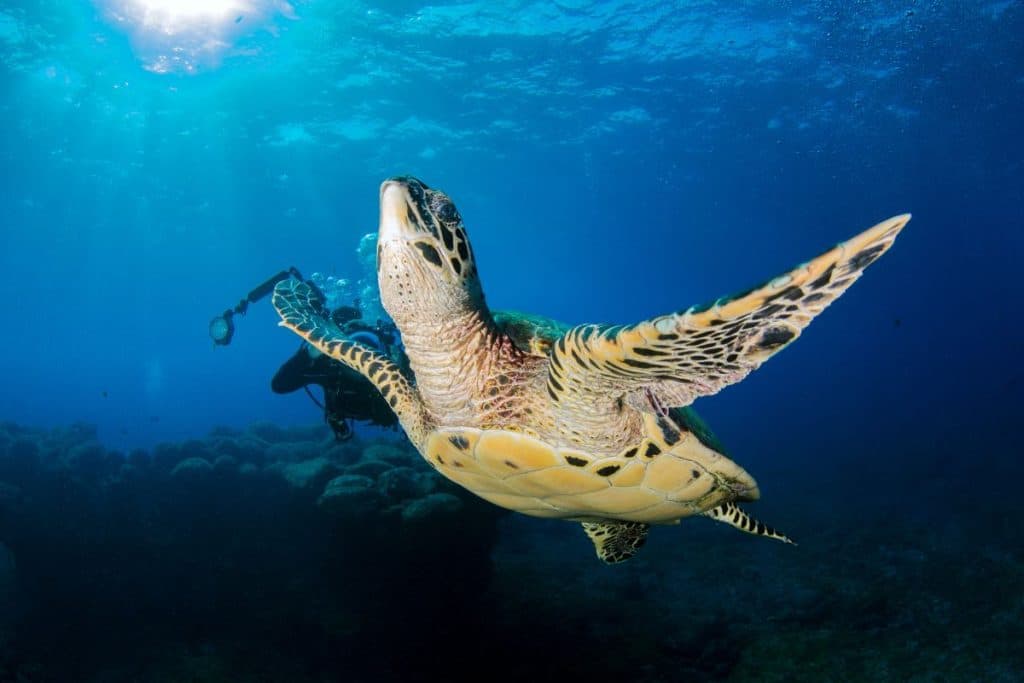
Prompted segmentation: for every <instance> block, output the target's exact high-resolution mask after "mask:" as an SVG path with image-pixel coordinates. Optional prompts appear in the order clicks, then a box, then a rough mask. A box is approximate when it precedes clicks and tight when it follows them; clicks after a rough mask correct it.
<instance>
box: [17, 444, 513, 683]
mask: <svg viewBox="0 0 1024 683" xmlns="http://www.w3.org/2000/svg"><path fill="white" fill-rule="evenodd" d="M456 513H462V514H460V515H459V516H458V519H457V520H456V519H455V515H456ZM499 514H500V511H498V510H497V509H495V508H493V507H492V506H490V505H487V504H485V503H483V502H481V501H478V500H476V499H474V498H473V497H472V496H470V495H469V494H467V493H465V492H463V491H462V490H461V489H458V488H457V487H454V486H452V485H450V484H448V483H447V482H445V481H443V480H441V479H440V478H439V477H438V476H437V475H436V474H435V473H433V472H432V471H431V470H430V469H429V468H428V467H427V466H426V465H425V463H423V462H422V460H421V459H420V457H419V455H418V454H416V452H415V451H414V450H412V448H411V447H409V446H408V445H406V444H404V443H401V442H394V443H392V442H383V441H382V442H362V443H361V442H358V441H352V442H347V443H344V444H336V443H335V442H334V440H333V439H332V438H331V437H330V435H329V432H328V430H327V429H326V428H325V427H320V426H317V427H314V428H306V427H302V428H288V429H284V428H280V427H276V426H274V425H266V424H261V425H255V426H253V427H252V428H251V429H249V430H246V431H235V430H230V429H225V428H219V429H216V430H214V432H213V433H211V435H210V436H209V437H208V438H206V439H201V440H191V441H187V442H184V443H178V444H163V445H160V446H158V447H156V448H154V449H153V452H152V453H146V452H142V451H136V452H132V453H130V454H123V453H118V452H112V451H108V450H106V449H104V448H103V447H102V446H101V445H100V444H99V443H98V441H97V440H96V434H95V430H93V429H92V428H90V427H88V426H86V425H74V426H72V427H69V428H66V429H57V430H50V431H43V430H31V429H25V428H22V427H18V426H16V425H11V424H3V425H0V608H3V610H2V612H0V614H2V615H3V617H4V618H0V681H8V680H23V681H44V680H46V681H49V680H54V681H58V680H59V681H66V680H75V681H88V680H97V681H99V680H103V681H108V680H147V681H148V680H168V681H171V680H175V681H178V680H190V681H192V680H195V681H214V680H218V681H220V680H247V678H246V676H247V675H250V674H249V673H246V672H251V675H252V676H254V678H253V680H295V681H302V680H324V678H323V675H321V673H316V672H318V671H334V670H336V669H337V668H338V666H339V665H338V664H337V662H338V661H339V658H341V659H346V658H353V659H355V657H354V653H358V652H360V651H362V650H363V649H365V648H366V647H367V645H368V644H372V643H374V641H376V640H377V639H379V638H401V637H405V636H407V637H408V638H409V640H410V642H418V643H422V642H423V640H424V639H423V637H422V632H424V631H427V630H429V628H430V626H429V625H430V623H431V622H432V621H436V620H437V618H438V615H439V614H456V615H462V618H465V619H468V620H470V621H472V620H477V619H481V618H484V616H483V615H482V613H480V607H481V605H482V603H480V602H479V601H478V600H477V598H478V596H479V595H480V594H482V593H484V592H486V591H487V589H488V582H489V579H490V576H491V566H490V551H491V548H492V547H493V545H494V543H495V541H496V521H497V519H498V517H499ZM456 529H457V531H456ZM15 568H16V569H15ZM411 568H415V574H416V580H415V581H410V580H409V576H410V570H411ZM15 572H16V576H15ZM454 576H458V577H459V578H458V581H457V582H453V581H451V577H454ZM15 581H17V584H16V585H17V591H15ZM438 586H440V588H438ZM385 615H386V618H384V617H385ZM436 631H437V629H435V632H436ZM442 631H443V629H442ZM53 651H62V652H65V653H67V656H65V657H60V658H57V659H53V658H51V657H48V656H47V654H46V653H48V652H53ZM126 653H132V654H126ZM267 653H274V654H273V655H272V656H270V655H268V654H267ZM406 654H407V655H408V657H409V659H408V660H407V665H408V666H409V667H413V668H415V667H417V666H421V667H426V668H429V666H431V664H430V663H429V661H426V662H425V663H423V664H417V663H416V662H417V660H418V659H419V658H420V657H424V656H425V655H426V653H425V651H424V650H421V649H420V647H419V646H417V648H415V649H414V650H410V651H409V652H407V653H406ZM154 662H156V664H154ZM345 668H346V669H347V670H354V669H353V666H352V663H347V664H346V666H345ZM267 670H273V671H276V672H277V674H276V678H275V677H271V678H265V677H264V676H266V671H267ZM19 677H20V678H19Z"/></svg>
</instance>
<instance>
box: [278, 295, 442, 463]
mask: <svg viewBox="0 0 1024 683" xmlns="http://www.w3.org/2000/svg"><path fill="white" fill-rule="evenodd" d="M272 301H273V304H274V308H275V309H277V312H278V314H279V315H280V316H281V322H280V323H278V324H279V325H281V326H282V327H287V328H288V329H290V330H292V331H293V332H295V333H296V334H297V335H299V336H300V337H302V338H303V339H305V340H306V341H307V342H308V343H309V344H310V345H311V346H313V347H314V348H315V349H317V350H318V351H320V352H321V353H323V354H325V355H327V356H330V357H331V358H333V359H335V360H337V361H339V362H340V363H342V364H344V365H347V366H348V367H350V368H352V369H353V370H355V371H356V372H358V373H359V374H361V375H362V376H363V377H365V378H366V379H368V380H369V381H370V382H371V383H372V384H373V385H374V386H375V387H376V388H377V390H378V391H379V392H380V393H381V396H383V397H384V399H385V400H386V401H387V402H388V405H390V406H391V409H392V410H394V411H395V414H396V415H398V420H399V422H401V424H402V428H403V429H404V430H405V433H406V434H408V436H409V439H410V440H411V441H412V442H413V443H414V444H416V445H417V446H418V445H419V444H420V443H422V442H423V440H424V438H425V437H426V432H427V428H426V421H425V418H424V410H423V402H422V401H421V400H420V396H419V393H418V392H417V391H416V389H415V388H414V387H413V386H412V384H411V383H410V382H409V380H408V379H406V377H405V375H403V374H402V370H401V368H399V367H398V365H396V364H395V363H394V362H393V361H392V360H391V359H390V358H388V357H386V356H384V355H383V354H381V353H379V352H378V351H375V350H374V349H371V348H369V347H367V346H364V345H363V344H360V343H359V342H356V341H352V340H351V339H348V338H347V337H345V335H344V334H343V333H342V331H341V330H340V329H339V328H338V326H337V325H335V324H334V323H333V322H332V321H331V320H330V319H328V318H327V317H325V316H324V313H323V306H322V302H321V300H320V298H319V297H318V296H317V293H316V291H315V290H314V289H313V288H312V287H310V286H309V285H308V284H306V283H305V282H302V281H301V280H297V279H294V278H293V279H289V280H284V281H283V282H280V283H278V285H277V286H276V287H274V296H273V299H272Z"/></svg>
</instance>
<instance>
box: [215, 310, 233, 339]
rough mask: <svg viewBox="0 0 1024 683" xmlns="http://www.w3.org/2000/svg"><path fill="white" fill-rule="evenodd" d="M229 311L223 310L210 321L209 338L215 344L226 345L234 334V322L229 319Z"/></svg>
mask: <svg viewBox="0 0 1024 683" xmlns="http://www.w3.org/2000/svg"><path fill="white" fill-rule="evenodd" d="M231 317H232V316H231V311H225V312H224V313H222V314H220V315H218V316H217V317H215V318H214V319H213V320H211V321H210V327H209V333H210V339H212V340H213V343H214V344H216V345H217V346H227V345H228V344H230V343H231V337H233V336H234V334H235V324H234V323H233V322H232V321H231Z"/></svg>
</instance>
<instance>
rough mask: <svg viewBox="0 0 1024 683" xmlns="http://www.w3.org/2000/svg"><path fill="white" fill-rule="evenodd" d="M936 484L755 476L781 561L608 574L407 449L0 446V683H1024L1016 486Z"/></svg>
mask: <svg viewBox="0 0 1024 683" xmlns="http://www.w3.org/2000/svg"><path fill="white" fill-rule="evenodd" d="M929 457H930V459H929ZM929 457H926V456H924V455H917V456H914V455H912V454H909V453H903V455H902V457H901V459H899V460H896V459H892V460H890V461H889V462H888V463H887V470H886V475H887V477H888V478H887V481H892V482H901V481H910V482H913V491H912V498H913V499H912V500H908V499H907V498H906V496H907V495H908V491H907V489H906V488H900V487H896V486H891V487H890V486H878V485H877V472H876V471H872V470H871V468H866V467H864V466H863V459H859V458H856V457H852V456H851V457H850V458H849V459H848V460H843V459H842V458H841V457H839V456H835V457H834V458H833V460H832V461H831V462H829V463H827V464H822V463H821V462H820V461H818V462H811V461H810V460H809V459H808V461H806V462H805V463H804V464H803V465H802V466H801V467H799V468H791V469H788V470H786V471H785V472H782V471H781V470H780V471H777V472H774V473H773V472H770V471H769V472H768V473H767V480H771V481H773V482H774V486H773V487H772V490H771V495H770V496H766V500H765V501H763V502H762V503H761V504H760V509H759V510H758V513H759V516H762V517H764V518H765V519H770V520H771V521H772V522H773V523H775V524H778V525H779V527H780V528H783V529H786V530H787V532H790V533H792V534H793V535H794V536H796V537H797V540H798V541H799V542H800V545H799V546H797V547H795V548H794V547H792V546H784V545H782V544H773V543H767V542H763V541H761V540H759V539H754V538H751V537H749V536H746V535H744V534H739V533H736V532H735V531H733V530H731V529H727V528H724V527H723V526H722V525H718V524H714V523H713V522H710V521H707V520H688V521H686V522H684V523H683V525H681V526H680V527H674V528H665V529H655V530H654V531H653V532H652V537H651V541H650V543H648V545H647V547H645V548H644V552H642V553H640V554H639V555H638V556H637V557H636V558H635V559H633V560H631V561H630V562H628V563H625V564H623V565H620V566H616V567H607V566H604V565H601V564H600V563H599V562H598V561H597V560H596V559H595V558H594V555H593V550H592V548H591V547H590V544H589V542H588V541H587V540H586V538H585V537H584V535H583V534H582V533H580V531H579V529H578V528H576V526H575V525H573V524H568V523H565V522H558V521H550V520H548V521H545V520H536V519H528V518H525V517H522V516H518V515H504V514H503V513H502V512H501V511H500V510H498V509H497V508H495V507H493V506H491V505H488V504H486V503H483V502H481V501H479V500H477V499H475V498H474V497H472V496H470V495H469V494H467V493H466V492H464V491H462V490H461V489H459V488H457V487H454V486H452V485H451V484H449V483H448V482H446V481H444V480H442V479H440V478H439V477H438V476H437V475H436V474H435V473H434V472H433V471H432V470H431V469H430V468H429V467H428V466H427V465H426V464H425V463H424V462H423V461H422V460H421V459H420V457H419V456H418V455H417V454H416V453H415V452H414V451H413V450H412V448H411V447H409V446H408V445H407V444H405V443H404V442H400V441H394V440H374V441H356V440H354V441H352V442H346V443H342V444H337V443H335V442H334V441H333V440H332V439H331V438H330V435H329V432H328V430H327V428H326V427H321V426H316V427H297V428H282V427H278V426H275V425H269V424H261V425H255V426H253V427H252V428H250V429H247V430H233V429H227V428H219V429H216V430H214V431H213V432H212V433H211V434H210V435H209V436H208V437H207V438H205V439H196V440H191V441H187V442H183V443H175V444H163V445H161V446H159V447H156V448H154V449H153V450H152V452H144V451H133V452H131V453H127V454H125V453H119V452H114V451H110V450H109V449H106V448H104V447H103V446H102V444H101V443H100V442H99V441H98V440H97V438H96V433H95V430H93V429H92V428H91V427H89V426H87V425H72V426H69V427H66V428H63V429H54V430H48V431H44V430H35V429H26V428H23V427H19V426H17V425H12V424H0V682H4V683H6V682H7V681H18V682H20V683H42V682H49V681H54V682H63V681H76V682H77V681H82V682H83V683H117V682H121V681H124V682H126V683H127V682H129V681H155V682H157V683H164V682H167V683H171V682H174V683H178V682H180V681H189V682H197V683H215V682H216V683H220V682H222V681H232V682H235V683H237V682H242V683H249V682H253V683H255V682H257V681H259V682H264V681H275V682H276V681H289V682H295V683H327V682H330V681H346V682H348V681H374V682H376V681H441V680H463V679H469V678H473V677H476V678H482V677H486V678H487V680H489V681H492V682H493V681H498V682H500V681H523V680H542V679H545V678H547V677H551V676H553V675H556V674H557V675H558V676H559V678H560V680H563V681H572V680H589V681H595V680H620V679H621V680H630V681H639V682H650V683H659V682H662V681H664V682H669V681H677V680H687V681H734V682H739V681H808V682H812V681H813V682H815V683H817V682H819V681H886V680H900V681H902V680H915V681H975V680H984V681H1015V680H1019V672H1020V671H1022V670H1024V655H1022V654H1021V650H1020V648H1019V640H1020V638H1019V636H1020V626H1019V625H1020V624H1021V623H1022V622H1024V600H1022V599H1021V596H1022V595H1024V571H1022V568H1024V530H1022V528H1021V526H1020V525H1019V524H1017V520H1018V519H1019V518H1020V515H1019V509H1018V508H1019V503H1018V502H1017V497H1016V495H1017V494H1016V491H1015V481H1016V479H1015V478H1012V477H1007V478H1005V479H1004V480H1000V481H992V480H991V479H986V474H987V471H988V470H987V469H986V467H988V466H989V465H990V462H989V461H985V460H983V459H977V460H957V461H955V464H956V473H957V475H958V476H957V477H955V478H954V477H949V476H947V473H948V464H949V463H946V462H945V461H941V460H939V459H936V458H934V457H932V456H929ZM808 463H811V464H808ZM768 469H769V470H770V468H768ZM962 481H986V482H987V484H986V488H985V491H984V495H985V498H984V504H979V500H980V499H979V498H978V497H977V494H974V493H972V491H973V489H970V490H968V489H965V488H964V487H962V486H961V485H960V482H962ZM822 482H831V485H830V487H829V488H828V490H827V492H826V493H827V495H823V486H822ZM53 653H60V656H59V657H55V656H54V655H53Z"/></svg>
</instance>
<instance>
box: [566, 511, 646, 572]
mask: <svg viewBox="0 0 1024 683" xmlns="http://www.w3.org/2000/svg"><path fill="white" fill-rule="evenodd" d="M582 524H583V530H584V531H585V532H587V536H589V537H590V540H591V541H593V542H594V550H595V551H597V556H598V557H599V558H601V559H602V560H603V561H605V562H607V563H608V564H616V563H618V562H625V561H626V560H628V559H629V558H631V557H633V556H634V555H636V553H637V551H638V550H640V548H641V547H642V546H643V544H644V543H646V542H647V531H648V530H649V529H650V528H651V527H650V525H649V524H644V523H642V522H616V521H614V520H608V521H606V522H582Z"/></svg>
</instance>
